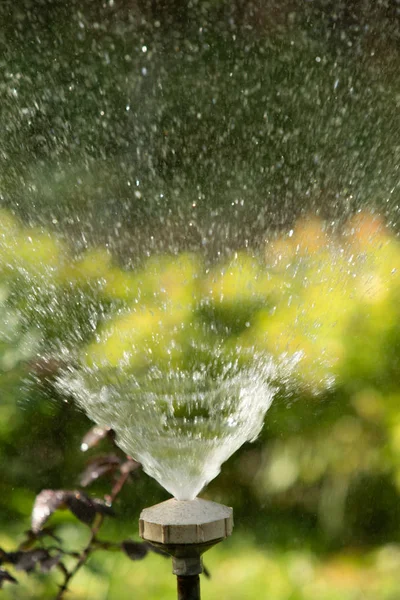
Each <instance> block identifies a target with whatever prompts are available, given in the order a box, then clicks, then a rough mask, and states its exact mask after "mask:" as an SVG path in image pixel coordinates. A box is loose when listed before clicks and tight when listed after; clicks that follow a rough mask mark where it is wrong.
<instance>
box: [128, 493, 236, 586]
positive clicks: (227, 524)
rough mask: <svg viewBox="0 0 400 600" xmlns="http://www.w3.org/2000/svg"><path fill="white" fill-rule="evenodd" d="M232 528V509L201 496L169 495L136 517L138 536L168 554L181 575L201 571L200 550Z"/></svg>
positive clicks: (176, 573) (225, 534) (176, 570)
mask: <svg viewBox="0 0 400 600" xmlns="http://www.w3.org/2000/svg"><path fill="white" fill-rule="evenodd" d="M232 529H233V515H232V509H231V508H229V507H228V506H224V505H222V504H217V503H216V502H211V501H209V500H203V499H201V498H195V499H194V500H175V498H172V499H171V500H167V501H166V502H162V503H161V504H156V505H155V506H151V507H150V508H145V509H144V510H143V511H142V513H141V515H140V520H139V534H140V537H141V538H142V539H144V540H146V541H148V542H150V543H151V544H153V545H154V546H156V547H158V548H160V549H162V550H164V551H165V552H167V553H168V554H170V555H171V556H172V564H173V573H174V574H175V575H178V576H184V577H190V576H194V575H198V574H199V573H202V571H203V567H202V562H201V556H202V554H203V553H204V552H205V551H206V550H208V549H209V548H211V547H212V546H214V545H215V544H217V543H218V542H221V541H222V540H223V539H225V538H227V537H229V536H230V535H231V533H232Z"/></svg>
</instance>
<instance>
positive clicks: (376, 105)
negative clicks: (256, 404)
mask: <svg viewBox="0 0 400 600" xmlns="http://www.w3.org/2000/svg"><path fill="white" fill-rule="evenodd" d="M399 53H400V5H399V2H398V0H382V1H380V0H379V1H375V2H372V0H371V1H369V0H352V1H351V2H349V1H348V2H341V1H335V0H315V1H298V2H295V1H291V0H282V1H280V2H274V1H270V0H265V1H263V2H262V1H254V2H252V1H248V2H247V1H243V0H231V1H229V2H228V1H225V0H210V1H206V0H198V1H195V0H192V1H189V0H153V1H150V0H148V1H146V0H107V1H105V2H102V1H89V0H86V1H83V2H62V1H59V2H58V1H56V0H53V1H46V0H43V1H39V0H29V1H28V0H25V1H22V0H16V1H15V2H9V1H8V0H5V1H3V2H2V3H1V4H0V65H1V78H0V157H1V169H0V203H1V212H0V306H1V311H0V390H1V393H0V457H1V460H0V491H1V493H0V546H1V547H3V548H4V549H6V550H11V549H13V548H15V546H16V545H17V544H18V541H19V539H20V537H21V535H22V532H23V531H24V530H26V529H28V528H29V516H30V512H31V509H32V504H33V501H34V498H35V495H36V494H37V493H38V492H39V491H40V490H41V489H44V488H56V489H59V488H65V489H71V488H72V489H73V488H75V487H76V485H77V476H78V473H79V472H80V471H82V470H83V468H84V465H85V461H86V457H85V456H84V455H82V453H81V452H80V442H81V439H82V436H83V435H84V433H85V432H86V431H87V429H88V428H89V427H90V422H89V420H88V419H87V418H86V416H85V415H84V414H83V413H82V412H81V411H80V410H78V408H77V407H76V406H74V404H73V402H71V400H70V399H69V401H68V402H65V401H64V400H65V399H64V398H62V397H61V396H60V394H59V393H57V391H56V388H55V386H54V378H55V377H56V376H57V372H58V370H59V368H60V365H63V364H64V362H65V361H68V360H69V359H70V357H71V356H73V355H74V353H75V354H78V353H80V352H86V350H87V349H90V348H92V347H93V340H95V339H96V333H97V332H99V331H101V330H102V327H103V323H104V322H107V326H108V327H110V323H111V326H112V327H113V331H114V336H113V337H112V338H111V341H109V343H108V344H103V345H102V344H99V345H98V347H97V350H96V352H98V353H99V352H100V353H101V352H103V353H104V356H105V357H106V358H107V357H109V356H112V357H115V356H117V357H118V352H123V350H124V348H123V347H122V346H121V343H120V342H121V336H119V329H118V328H119V327H120V326H121V318H120V315H121V311H123V313H124V314H126V313H127V314H131V313H133V312H134V310H135V309H134V306H135V303H137V298H138V290H144V292H145V293H144V294H143V298H142V302H144V303H149V304H151V302H152V300H151V297H152V295H153V296H154V295H155V296H157V293H158V291H159V290H161V289H162V291H163V292H162V293H163V294H166V295H167V297H169V298H174V297H175V296H176V295H177V296H178V297H180V296H179V294H180V292H181V290H180V287H179V286H180V285H181V280H182V278H181V273H182V260H185V258H184V259H182V256H183V257H193V256H195V257H196V260H195V261H192V259H190V261H189V262H190V265H192V266H191V267H190V268H191V269H193V273H190V277H193V278H195V279H196V281H200V284H199V285H200V289H201V290H202V291H203V293H204V295H205V296H207V298H208V306H209V308H210V313H209V319H210V320H211V321H212V322H213V323H214V324H216V326H217V331H221V332H222V331H223V332H224V333H223V334H222V333H221V335H223V336H224V339H226V340H227V342H229V343H233V344H235V343H237V344H240V345H241V346H243V345H247V346H248V347H252V345H254V344H255V345H257V347H258V348H260V347H262V348H263V349H264V350H265V351H267V352H268V353H270V354H271V355H272V356H275V357H277V358H278V357H281V356H282V354H286V355H287V356H288V357H290V356H296V357H297V358H298V362H297V365H296V368H295V370H294V372H293V373H292V374H291V376H290V377H289V378H287V377H285V378H282V380H281V381H280V382H279V386H278V387H279V392H278V393H277V396H276V398H275V400H274V403H273V405H272V407H271V408H270V410H269V412H268V413H267V416H266V421H265V426H264V429H263V432H262V434H261V436H260V438H259V439H258V440H257V441H256V442H255V443H253V444H251V445H246V446H245V447H243V448H242V449H241V450H240V451H238V452H237V453H236V454H235V455H234V456H233V457H232V458H231V459H230V460H229V461H228V462H227V463H226V464H225V465H224V466H223V470H222V472H221V474H220V476H219V477H218V478H217V479H216V480H215V481H213V482H212V483H211V484H210V485H209V486H208V488H207V490H206V491H205V492H204V493H203V496H204V497H207V498H210V499H213V500H215V501H219V502H223V503H225V504H228V505H230V506H233V508H234V513H235V519H236V529H235V535H234V537H233V538H232V539H231V540H229V541H227V542H225V543H224V544H223V545H222V546H221V547H220V548H215V549H213V550H211V551H210V552H209V554H208V555H207V560H206V564H207V566H208V567H209V569H210V571H211V574H212V578H211V580H210V581H208V580H204V581H203V589H204V596H205V597H207V598H210V600H211V599H213V598H220V599H221V598H222V599H223V598H227V599H228V598H229V599H235V598H237V599H239V598H274V599H276V600H314V599H316V598H318V599H324V600H338V599H339V598H340V600H342V599H343V600H356V599H360V598H363V599H364V598H365V599H367V600H370V599H371V600H372V599H374V600H395V599H396V598H398V589H399V585H400V580H399V578H400V576H399V567H400V410H399V402H400V271H399V268H400V242H399V240H398V227H399V200H400V185H399V184H400V172H399V164H400V144H399V139H400V117H399V115H400V112H399V108H400V79H399V68H400V58H399ZM178 255H179V256H180V257H181V258H179V259H178V258H177V256H178ZM146 290H147V292H146ZM146 293H147V296H146ZM149 298H150V300H149ZM156 301H157V298H156V300H155V302H156ZM147 326H148V323H146V322H143V324H142V325H140V323H139V324H136V330H135V331H132V337H130V334H129V333H128V334H127V332H126V330H124V334H123V339H124V343H125V344H128V345H129V344H130V343H132V344H133V343H136V344H137V343H138V339H137V338H135V335H137V334H136V333H135V332H136V331H144V330H145V329H146V327H147ZM218 327H219V328H220V329H218ZM139 341H140V343H143V344H146V348H149V347H151V344H152V340H151V332H150V333H149V334H148V337H147V338H146V340H145V341H143V337H142V338H140V340H139ZM158 343H159V342H158ZM161 345H162V344H161ZM133 366H134V365H133ZM104 449H105V450H107V442H106V441H105V442H104ZM106 489H108V488H107V482H104V483H102V482H99V483H98V484H96V485H95V486H94V487H93V493H96V494H97V495H99V494H101V493H104V491H105V490H106ZM166 498H167V494H166V492H165V491H163V490H162V489H161V488H160V486H158V484H156V483H155V482H154V481H152V480H150V479H149V478H148V477H147V476H146V475H145V474H141V475H140V476H139V477H136V478H135V479H134V481H133V483H132V484H131V485H130V486H128V487H127V488H126V489H125V490H124V493H123V494H122V495H121V498H120V500H119V501H118V506H117V512H118V517H117V518H116V519H115V520H114V521H112V522H110V523H108V524H107V526H106V533H107V535H108V536H109V537H110V538H112V539H122V538H124V537H126V535H127V532H129V535H131V536H133V537H135V536H137V517H138V514H139V512H140V510H141V509H142V508H143V507H144V506H149V505H151V504H154V503H155V502H157V501H161V500H163V499H166ZM55 520H56V521H57V520H58V521H59V528H60V529H59V531H60V533H61V534H62V536H63V538H64V539H65V540H66V544H67V545H69V546H71V547H76V546H78V547H79V546H80V545H81V546H83V544H84V543H85V540H86V539H87V531H86V530H85V527H84V526H83V525H79V524H77V522H76V520H74V518H73V517H72V516H68V515H67V514H61V515H60V516H58V515H57V516H56V517H55ZM17 577H18V579H19V581H20V584H19V585H18V586H11V585H8V586H7V587H5V588H4V590H2V591H1V592H0V593H1V594H3V596H4V598H10V599H11V598H15V599H19V598H21V599H22V598H32V599H36V598H37V599H39V598H40V599H45V598H54V596H55V593H56V590H57V581H58V580H57V575H54V577H52V576H43V575H37V576H32V575H30V576H29V577H28V576H26V575H24V574H23V573H17ZM174 586H175V582H174V581H173V577H172V575H170V565H169V563H168V561H165V560H164V559H163V558H162V557H159V556H151V557H149V558H146V560H144V561H143V562H140V563H133V562H130V561H129V560H128V559H127V558H126V557H124V556H119V555H118V554H115V553H111V554H109V555H108V554H106V553H101V552H99V553H98V554H97V555H95V556H94V557H93V558H92V559H91V561H90V562H89V564H88V566H87V568H86V569H85V570H83V571H82V572H81V573H80V574H79V576H78V577H77V578H76V580H75V582H74V584H73V592H72V594H73V597H74V598H76V599H81V600H83V599H93V600H102V599H104V600H106V599H108V600H113V599H114V598H118V599H121V600H124V598H131V597H136V598H139V599H140V598H143V599H144V598H146V599H150V598H154V599H157V598H161V597H162V598H173V597H174V595H175V591H174Z"/></svg>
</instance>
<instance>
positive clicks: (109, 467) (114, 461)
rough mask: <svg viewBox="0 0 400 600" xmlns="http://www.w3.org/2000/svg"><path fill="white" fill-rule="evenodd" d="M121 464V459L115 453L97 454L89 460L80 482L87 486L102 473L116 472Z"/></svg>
mask: <svg viewBox="0 0 400 600" xmlns="http://www.w3.org/2000/svg"><path fill="white" fill-rule="evenodd" d="M120 464H121V459H120V458H118V456H116V455H115V454H106V455H102V456H95V457H94V458H92V459H91V460H90V461H89V462H88V465H87V467H86V469H85V470H84V472H83V473H82V475H81V477H80V484H81V485H82V486H83V487H86V486H88V485H89V484H90V483H92V482H93V481H95V480H96V479H98V478H99V477H101V476H102V475H106V474H107V473H112V472H114V471H115V470H116V469H117V467H118V466H119V465H120Z"/></svg>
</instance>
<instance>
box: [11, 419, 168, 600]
mask: <svg viewBox="0 0 400 600" xmlns="http://www.w3.org/2000/svg"><path fill="white" fill-rule="evenodd" d="M104 438H108V439H109V440H111V442H112V443H113V442H114V432H113V431H112V430H111V429H109V428H101V427H96V426H95V427H92V428H91V429H90V430H89V431H88V432H87V434H86V435H85V436H84V438H83V440H82V444H81V450H82V451H83V452H85V451H87V450H89V449H90V448H93V447H95V446H97V445H98V444H99V443H100V442H101V441H102V440H103V439H104ZM115 450H117V449H116V448H115ZM140 467H141V465H140V463H138V462H137V461H135V460H134V459H132V458H131V457H129V456H123V455H122V454H121V452H119V453H118V454H117V453H116V452H115V453H109V454H98V455H95V456H93V457H92V458H90V459H89V460H88V461H87V463H86V467H85V469H84V470H83V472H82V473H81V475H80V477H79V483H80V486H81V488H87V487H88V486H89V485H90V484H92V483H93V482H94V481H96V480H97V479H99V478H100V477H104V476H106V475H108V476H111V481H112V486H111V490H110V492H109V493H108V494H105V495H104V497H103V498H93V497H91V496H89V495H88V494H87V493H86V492H84V491H82V489H77V490H52V489H44V490H42V491H41V492H40V493H39V494H38V495H37V496H36V499H35V502H34V505H33V509H32V515H31V527H30V529H29V530H28V531H26V532H25V535H24V538H23V540H22V541H21V543H20V544H19V546H18V547H17V549H16V550H14V551H11V552H6V551H5V550H3V549H1V548H0V565H2V567H1V568H0V588H1V587H2V586H3V584H4V583H6V582H9V583H14V584H16V583H18V580H17V579H16V578H15V577H14V576H13V575H12V574H11V573H10V572H9V571H8V570H7V568H8V565H11V566H12V567H13V568H14V569H15V570H17V571H23V572H25V573H27V574H35V573H38V572H41V573H48V572H50V571H58V572H59V573H60V575H61V583H60V584H59V590H58V593H57V596H56V600H62V599H63V598H65V597H66V595H67V592H70V591H71V582H72V580H73V578H74V577H75V575H76V574H77V573H78V571H79V570H80V569H81V568H82V567H84V566H85V565H86V563H87V562H88V560H89V559H90V557H91V556H92V555H93V554H94V553H95V552H96V551H98V550H112V551H122V552H123V553H124V554H125V555H126V556H127V557H128V558H129V559H131V560H133V561H136V560H142V559H143V558H145V556H146V555H147V554H148V553H149V552H150V551H152V552H156V553H158V554H163V553H162V552H161V551H160V550H157V549H156V548H154V547H153V546H151V545H150V544H148V543H147V542H138V541H135V540H132V539H125V540H122V541H119V542H115V541H111V540H107V539H103V538H102V536H101V531H102V526H103V524H104V521H105V519H106V517H115V512H114V503H115V501H116V500H117V497H118V495H119V494H120V492H121V491H122V489H123V488H124V486H125V484H126V483H127V482H129V480H131V479H132V477H133V476H136V475H137V472H138V471H139V469H140ZM60 510H68V511H70V513H72V514H73V515H74V516H75V517H76V518H77V519H78V521H80V522H81V523H83V524H84V525H86V526H87V527H88V528H89V531H90V534H89V539H88V541H87V543H86V545H85V546H84V548H83V549H80V550H70V549H67V548H66V547H65V545H64V544H63V541H62V539H61V538H60V536H59V535H58V532H57V528H56V527H53V526H49V525H48V524H47V523H48V520H49V519H50V517H51V516H52V515H53V513H55V512H56V511H60ZM66 559H69V561H68V565H67V564H66ZM71 559H72V561H71ZM71 562H72V564H71ZM3 565H5V566H6V568H3Z"/></svg>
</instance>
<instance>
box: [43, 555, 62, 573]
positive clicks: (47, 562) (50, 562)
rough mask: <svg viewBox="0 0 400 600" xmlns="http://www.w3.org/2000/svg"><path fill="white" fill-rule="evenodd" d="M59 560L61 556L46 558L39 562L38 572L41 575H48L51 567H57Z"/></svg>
mask: <svg viewBox="0 0 400 600" xmlns="http://www.w3.org/2000/svg"><path fill="white" fill-rule="evenodd" d="M60 559H61V554H56V555H55V556H50V555H49V556H48V557H47V558H45V559H43V560H41V561H40V570H41V571H42V573H48V572H49V571H50V570H51V569H52V568H53V567H55V566H56V565H58V563H59V562H60Z"/></svg>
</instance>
